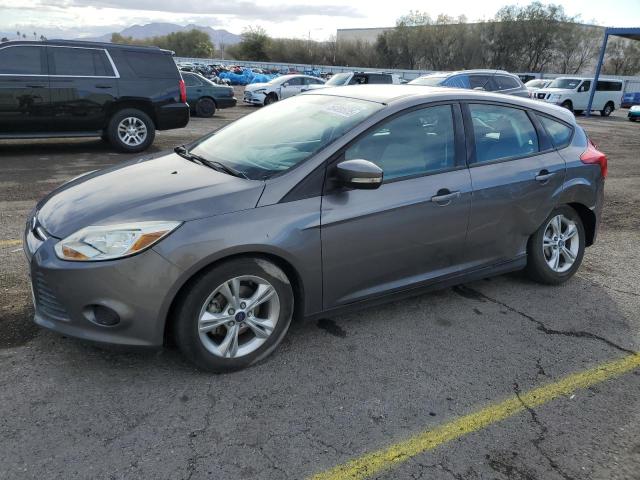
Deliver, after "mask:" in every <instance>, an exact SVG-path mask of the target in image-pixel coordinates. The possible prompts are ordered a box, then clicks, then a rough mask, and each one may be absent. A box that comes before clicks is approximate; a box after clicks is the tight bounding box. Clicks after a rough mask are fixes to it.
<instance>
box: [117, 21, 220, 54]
mask: <svg viewBox="0 0 640 480" xmlns="http://www.w3.org/2000/svg"><path fill="white" fill-rule="evenodd" d="M111 43H122V44H126V45H146V46H156V47H160V48H164V49H166V50H172V51H174V52H175V53H176V55H177V56H179V57H199V58H212V57H213V55H214V53H215V51H214V47H213V44H212V43H211V39H210V38H209V35H207V34H206V33H205V32H202V31H200V30H198V29H195V28H194V29H192V30H189V31H188V32H174V33H170V34H168V35H163V36H159V37H151V38H143V39H134V38H132V37H125V36H123V35H121V34H119V33H112V34H111Z"/></svg>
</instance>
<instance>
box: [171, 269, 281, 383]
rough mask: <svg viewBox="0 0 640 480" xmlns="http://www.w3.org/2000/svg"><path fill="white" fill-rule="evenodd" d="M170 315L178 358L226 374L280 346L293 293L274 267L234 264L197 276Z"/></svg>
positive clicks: (256, 360)
mask: <svg viewBox="0 0 640 480" xmlns="http://www.w3.org/2000/svg"><path fill="white" fill-rule="evenodd" d="M175 312H176V317H175V322H176V323H175V330H174V331H175V338H176V343H177V345H178V347H179V348H180V350H181V351H182V353H183V354H184V355H185V356H186V357H187V358H188V359H189V360H191V361H192V362H193V363H194V364H195V365H196V366H198V367H199V368H201V369H202V370H206V371H209V372H229V371H233V370H238V369H241V368H244V367H248V366H249V365H251V364H253V363H256V362H258V361H260V360H261V359H263V358H265V357H266V356H267V355H269V354H270V353H271V352H272V351H273V350H274V349H275V348H276V347H277V346H278V344H279V343H280V342H281V341H282V339H283V338H284V336H285V334H286V333H287V330H288V329H289V325H290V323H291V318H292V315H293V290H292V289H291V284H290V283H289V280H288V279H287V276H286V275H285V273H284V272H283V271H282V270H281V269H280V268H279V267H277V266H276V265H274V264H273V263H271V262H269V261H267V260H264V259H261V258H239V259H235V260H231V261H228V262H225V263H223V264H221V265H218V266H216V267H214V268H212V269H210V270H209V271H207V272H205V273H204V274H202V275H200V276H199V277H198V278H197V279H196V280H195V281H194V282H192V284H191V286H190V288H189V289H188V291H187V292H186V294H184V295H183V296H182V298H181V300H180V301H179V304H178V307H177V309H176V310H175Z"/></svg>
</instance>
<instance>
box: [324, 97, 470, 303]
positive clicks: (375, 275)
mask: <svg viewBox="0 0 640 480" xmlns="http://www.w3.org/2000/svg"><path fill="white" fill-rule="evenodd" d="M458 109H459V106H458V105H457V104H454V105H450V104H443V105H437V106H429V107H424V108H419V109H412V110H410V111H406V112H403V113H400V114H398V115H396V116H394V117H393V118H391V119H389V120H386V121H383V122H382V123H380V124H378V125H376V126H375V127H373V128H371V129H370V130H369V131H368V132H367V133H364V134H363V135H362V136H360V137H359V138H358V139H357V140H355V141H354V142H353V143H352V144H351V145H350V146H349V147H348V148H347V149H346V150H345V151H344V152H343V153H342V154H340V155H339V156H338V158H337V159H336V160H335V162H334V163H333V165H335V163H337V162H339V161H341V160H343V159H346V160H352V159H365V160H369V161H371V162H373V163H375V164H377V165H378V166H379V167H380V168H382V170H383V171H384V182H383V184H382V185H381V186H380V187H379V188H378V189H377V190H349V189H345V188H341V187H339V186H338V185H337V184H335V183H334V182H333V181H332V177H331V172H332V170H333V169H332V166H331V165H330V166H329V168H328V172H329V173H328V175H329V178H328V180H327V182H325V193H324V196H323V200H322V261H323V285H324V286H323V289H324V290H323V292H324V294H323V298H324V306H325V308H331V307H335V306H338V305H344V304H348V303H352V302H355V301H358V300H361V299H366V298H369V297H374V296H377V295H380V294H383V293H387V292H392V291H397V290H402V289H406V288H409V287H412V286H415V285H419V284H423V283H425V282H431V281H434V280H436V279H440V278H442V277H445V276H447V275H450V274H452V273H453V272H456V271H458V270H459V269H460V268H461V267H460V263H461V262H462V260H463V257H464V247H465V237H466V232H467V222H468V217H469V209H470V205H471V181H470V177H469V170H468V169H467V168H466V166H465V165H464V138H463V132H462V126H461V123H462V121H461V114H460V113H459V110H458Z"/></svg>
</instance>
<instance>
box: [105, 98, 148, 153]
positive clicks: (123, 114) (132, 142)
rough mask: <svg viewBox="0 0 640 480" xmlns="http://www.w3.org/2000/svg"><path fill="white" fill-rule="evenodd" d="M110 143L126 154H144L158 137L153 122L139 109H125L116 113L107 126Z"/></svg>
mask: <svg viewBox="0 0 640 480" xmlns="http://www.w3.org/2000/svg"><path fill="white" fill-rule="evenodd" d="M106 133H107V137H108V138H109V142H110V143H111V145H113V146H114V147H115V148H116V149H117V150H119V151H121V152H125V153H136V152H142V151H143V150H146V149H147V148H149V146H150V145H151V144H152V143H153V139H154V138H155V135H156V128H155V125H154V124H153V120H151V118H150V117H149V115H147V114H146V113H144V112H143V111H142V110H138V109H137V108H125V109H124V110H120V111H118V112H116V113H115V114H114V115H113V116H112V117H111V119H110V120H109V125H108V126H107V131H106Z"/></svg>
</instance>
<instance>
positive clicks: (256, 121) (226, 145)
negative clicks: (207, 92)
mask: <svg viewBox="0 0 640 480" xmlns="http://www.w3.org/2000/svg"><path fill="white" fill-rule="evenodd" d="M382 108H384V105H382V104H380V103H377V102H369V101H366V100H358V99H354V98H343V97H333V96H326V95H298V96H295V97H292V98H290V99H287V100H286V101H284V102H277V103H275V104H273V105H271V106H270V107H269V108H264V109H261V110H258V111H257V112H254V113H251V114H250V115H247V116H245V117H242V118H241V119H239V120H236V121H235V122H233V123H231V124H230V125H228V126H226V127H225V128H223V129H222V130H219V131H218V132H216V133H215V134H214V135H213V136H211V137H209V138H207V139H205V140H203V141H202V142H200V143H199V144H197V145H196V146H195V147H194V148H193V153H195V154H197V155H200V156H202V157H204V158H206V159H208V160H215V161H219V162H222V163H224V164H226V165H228V166H231V167H233V168H235V169H236V170H239V171H241V172H242V173H244V174H245V175H247V176H248V177H249V178H251V179H256V180H258V179H264V178H268V177H270V176H272V175H275V174H278V173H281V172H284V171H286V170H288V169H290V168H293V167H295V166H296V165H298V164H300V163H301V162H303V161H305V160H306V159H307V158H309V157H311V156H312V155H313V154H315V153H316V152H318V151H320V150H321V149H322V148H324V147H325V146H326V145H328V144H329V143H331V142H332V141H333V140H335V139H337V138H339V137H341V136H343V135H344V134H345V133H346V132H348V131H349V130H351V129H352V128H353V127H355V126H356V125H358V124H359V123H361V122H362V121H364V120H365V119H366V118H368V117H369V116H371V115H372V114H373V113H375V112H376V111H378V110H380V109H382ZM292 125H293V126H295V128H292Z"/></svg>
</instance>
